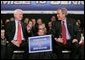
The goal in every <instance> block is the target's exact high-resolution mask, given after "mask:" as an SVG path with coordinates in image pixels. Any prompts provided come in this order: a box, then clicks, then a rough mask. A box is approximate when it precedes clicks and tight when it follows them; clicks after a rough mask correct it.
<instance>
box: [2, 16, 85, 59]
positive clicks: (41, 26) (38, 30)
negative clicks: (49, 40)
mask: <svg viewBox="0 0 85 60" xmlns="http://www.w3.org/2000/svg"><path fill="white" fill-rule="evenodd" d="M4 18H5V17H4ZM12 21H14V18H13V17H11V18H10V19H6V20H5V22H3V19H1V58H2V59H6V58H7V51H8V50H7V48H8V47H7V44H9V41H8V40H7V38H6V36H5V33H6V31H5V27H6V24H8V23H9V22H12ZM55 21H56V17H55V16H52V17H51V18H50V20H49V22H48V23H47V24H45V23H44V22H43V20H42V19H41V18H38V19H35V18H31V19H29V18H28V17H27V18H24V20H23V22H24V23H25V24H26V28H27V31H28V33H29V32H31V34H29V36H28V37H33V36H37V35H39V34H40V35H43V30H44V31H45V32H44V34H45V35H48V34H52V33H53V31H52V28H53V24H54V22H55ZM75 22H76V25H77V27H78V29H79V32H80V35H81V36H84V27H82V24H81V20H79V19H78V20H75ZM52 36H54V35H53V34H52ZM53 44H54V43H53ZM83 46H84V45H82V46H80V45H79V52H77V54H76V55H78V57H77V58H79V59H83V58H84V47H83ZM41 54H42V53H41ZM47 54H48V53H47ZM29 55H30V56H29V58H30V59H32V58H34V59H36V58H37V56H36V55H37V54H34V56H35V57H34V56H33V55H31V54H29ZM39 55H40V54H39ZM48 55H50V56H49V57H50V58H51V59H52V58H53V59H56V58H57V55H56V53H55V52H52V53H50V54H48ZM41 56H42V55H41ZM44 57H46V54H44V55H43V56H42V57H41V58H44Z"/></svg>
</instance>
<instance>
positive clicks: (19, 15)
mask: <svg viewBox="0 0 85 60" xmlns="http://www.w3.org/2000/svg"><path fill="white" fill-rule="evenodd" d="M14 17H15V19H16V20H22V18H23V13H22V12H21V11H17V12H16V13H15V14H14Z"/></svg>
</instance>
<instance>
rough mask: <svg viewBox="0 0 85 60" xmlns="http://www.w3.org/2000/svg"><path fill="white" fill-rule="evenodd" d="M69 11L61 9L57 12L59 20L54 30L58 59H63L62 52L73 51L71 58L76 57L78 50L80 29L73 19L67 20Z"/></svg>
mask: <svg viewBox="0 0 85 60" xmlns="http://www.w3.org/2000/svg"><path fill="white" fill-rule="evenodd" d="M66 16H67V9H65V8H60V9H58V10H57V18H58V20H57V21H56V22H54V23H53V27H52V28H53V30H54V31H55V33H54V34H53V35H54V40H55V42H56V43H55V42H54V43H55V47H54V51H55V52H56V54H57V56H58V58H59V59H60V58H61V59H62V57H63V56H62V50H64V49H68V50H71V53H72V54H71V58H74V57H75V54H76V53H77V49H78V40H79V38H78V28H77V26H76V24H75V21H74V20H73V19H70V18H67V17H66Z"/></svg>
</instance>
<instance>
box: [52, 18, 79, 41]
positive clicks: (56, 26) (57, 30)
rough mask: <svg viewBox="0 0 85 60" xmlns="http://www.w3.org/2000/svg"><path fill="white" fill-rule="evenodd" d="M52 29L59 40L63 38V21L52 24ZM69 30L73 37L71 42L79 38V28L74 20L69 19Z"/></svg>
mask: <svg viewBox="0 0 85 60" xmlns="http://www.w3.org/2000/svg"><path fill="white" fill-rule="evenodd" d="M52 25H53V26H52V29H53V30H54V31H55V32H54V34H53V35H54V37H57V38H59V36H61V21H59V20H56V22H53V24H52ZM67 28H68V31H69V34H70V36H71V40H72V39H74V38H77V39H79V38H78V35H79V32H78V27H77V25H76V23H75V21H74V20H73V19H70V18H67Z"/></svg>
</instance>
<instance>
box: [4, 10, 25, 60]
mask: <svg viewBox="0 0 85 60" xmlns="http://www.w3.org/2000/svg"><path fill="white" fill-rule="evenodd" d="M22 18H23V11H22V10H21V9H16V10H15V11H14V19H15V21H12V22H10V23H8V24H7V26H6V37H7V40H8V41H9V44H8V46H7V47H8V59H11V57H12V54H13V51H14V50H17V49H19V50H25V51H27V31H26V26H25V24H24V23H23V22H22Z"/></svg>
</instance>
